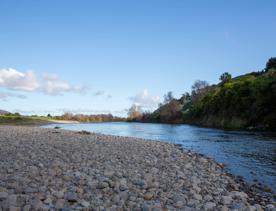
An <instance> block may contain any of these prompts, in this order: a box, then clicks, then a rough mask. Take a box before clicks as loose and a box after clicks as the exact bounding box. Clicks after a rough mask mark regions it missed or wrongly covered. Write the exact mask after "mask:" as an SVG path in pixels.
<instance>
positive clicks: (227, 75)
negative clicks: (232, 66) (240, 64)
mask: <svg viewBox="0 0 276 211" xmlns="http://www.w3.org/2000/svg"><path fill="white" fill-rule="evenodd" d="M231 79H232V76H231V74H230V73H228V72H225V73H223V74H222V75H221V76H220V77H219V80H221V82H222V83H223V84H224V83H227V82H229V81H230V80H231Z"/></svg>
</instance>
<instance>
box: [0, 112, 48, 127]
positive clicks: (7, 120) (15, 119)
mask: <svg viewBox="0 0 276 211" xmlns="http://www.w3.org/2000/svg"><path fill="white" fill-rule="evenodd" d="M50 120H51V118H49V117H40V116H21V115H15V114H5V115H0V124H20V125H21V124H27V125H28V124H35V123H37V122H43V121H50Z"/></svg>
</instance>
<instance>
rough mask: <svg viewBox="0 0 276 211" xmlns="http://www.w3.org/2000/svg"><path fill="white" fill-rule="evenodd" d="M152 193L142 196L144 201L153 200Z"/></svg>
mask: <svg viewBox="0 0 276 211" xmlns="http://www.w3.org/2000/svg"><path fill="white" fill-rule="evenodd" d="M153 196H154V195H153V193H150V192H147V193H145V194H144V199H145V200H151V199H152V198H153Z"/></svg>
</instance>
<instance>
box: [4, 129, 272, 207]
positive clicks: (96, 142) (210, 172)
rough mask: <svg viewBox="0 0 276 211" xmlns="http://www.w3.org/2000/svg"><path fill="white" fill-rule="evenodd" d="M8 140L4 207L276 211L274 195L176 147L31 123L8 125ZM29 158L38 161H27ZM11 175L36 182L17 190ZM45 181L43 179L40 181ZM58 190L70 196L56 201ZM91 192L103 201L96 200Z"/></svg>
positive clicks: (5, 148)
mask: <svg viewBox="0 0 276 211" xmlns="http://www.w3.org/2000/svg"><path fill="white" fill-rule="evenodd" d="M0 135H1V136H0V146H1V147H0V152H1V153H0V167H1V168H0V208H1V206H2V208H3V209H4V210H5V208H7V207H10V206H14V207H24V206H27V207H30V209H31V208H35V207H36V206H40V208H45V209H46V210H47V209H57V208H58V207H60V206H61V205H62V207H63V208H66V207H67V208H70V209H84V208H87V210H89V209H90V208H96V207H101V206H102V207H105V208H111V207H112V206H113V208H114V210H116V209H119V208H120V209H133V208H135V207H136V208H137V209H138V210H139V209H142V208H143V207H148V208H153V207H160V209H161V208H162V209H163V208H164V209H165V210H166V209H167V210H189V209H190V210H202V209H203V210H204V209H205V210H231V209H234V208H235V209H236V208H245V209H251V210H254V209H255V208H256V209H258V208H263V209H265V210H273V209H274V208H273V207H275V196H274V199H273V193H272V194H271V195H269V194H265V193H263V194H262V193H260V192H258V190H257V189H250V188H249V186H248V185H247V184H245V183H244V182H243V181H238V179H237V178H236V177H234V176H233V175H231V174H229V173H228V172H227V171H225V169H224V168H223V166H221V165H220V164H218V163H216V162H215V161H214V160H212V159H210V158H206V157H205V156H202V155H200V154H197V153H194V152H191V151H189V150H186V149H184V148H182V147H181V148H180V147H179V146H178V145H175V144H169V143H163V142H159V141H154V142H152V141H150V142H149V141H146V140H145V139H138V138H131V137H121V136H111V135H103V134H96V133H88V132H87V133H84V132H76V131H69V130H62V129H59V130H57V129H45V128H38V127H23V126H16V127H14V126H0ZM19 146H21V148H20V147H19ZM12 149H13V150H12ZM11 150H12V151H11ZM8 152H12V153H8ZM46 152H47V153H46ZM28 153H29V156H30V157H31V158H29V157H26V155H25V154H27V155H28ZM48 154H49V155H48ZM10 160H12V161H14V162H15V164H16V165H15V166H14V165H12V163H11V161H10ZM4 161H5V162H6V163H5V162H4ZM3 162H4V163H3ZM5 164H8V165H5ZM17 168H18V169H17ZM25 169H29V171H26V170H25ZM52 170H54V172H53V171H52ZM10 177H11V179H14V183H19V181H21V180H22V179H23V178H25V177H27V178H33V180H28V181H24V180H23V182H22V181H21V182H22V184H21V183H20V184H17V187H12V188H10V185H9V183H8V182H7V181H9V179H10ZM39 178H41V179H42V181H37V180H39ZM48 180H49V181H48ZM52 180H53V181H55V183H51V181H52ZM80 181H81V182H80ZM76 182H77V184H78V185H77V186H76V185H74V184H75V183H76ZM33 183H34V184H33ZM3 184H4V185H5V187H3V186H4V185H3ZM33 186H34V187H33ZM87 186H89V188H86V187H87ZM39 187H45V189H46V190H47V191H46V192H48V195H49V196H41V195H43V194H42V193H41V190H40V189H39ZM30 188H31V190H30ZM18 189H19V190H18ZM21 189H23V190H21ZM52 189H55V191H61V192H64V193H63V194H60V195H59V196H56V194H55V192H54V191H52ZM44 191H45V190H44ZM259 191H260V190H259ZM1 194H2V195H5V198H3V196H2V198H3V199H2V198H1ZM22 194H23V195H24V197H26V198H27V199H28V200H29V201H28V200H27V199H26V200H25V204H18V203H15V204H14V205H11V203H10V197H13V198H18V197H19V195H22ZM68 194H69V195H70V194H71V196H74V197H73V198H74V199H73V200H72V197H71V199H70V197H69V198H68ZM91 194H92V195H93V196H101V197H103V198H101V197H100V198H99V199H97V200H96V199H94V197H92V195H91ZM106 195H109V196H111V200H110V197H105V196H106ZM206 196H208V197H206ZM91 197H92V198H91ZM32 198H34V199H35V201H36V202H35V203H32V202H33V201H32V200H31V199H32ZM96 198H97V197H96ZM83 200H85V201H83ZM48 202H49V203H48ZM88 208H89V209H88ZM0 210H1V209H0ZM238 210H239V209H238Z"/></svg>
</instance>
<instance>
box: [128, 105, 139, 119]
mask: <svg viewBox="0 0 276 211" xmlns="http://www.w3.org/2000/svg"><path fill="white" fill-rule="evenodd" d="M127 114H128V118H129V119H132V120H139V119H140V118H141V117H142V115H143V111H142V108H141V106H139V105H136V104H133V105H132V106H131V107H130V108H129V110H128V113H127Z"/></svg>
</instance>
